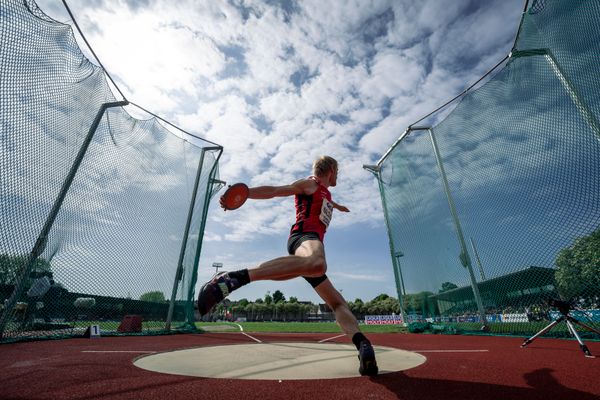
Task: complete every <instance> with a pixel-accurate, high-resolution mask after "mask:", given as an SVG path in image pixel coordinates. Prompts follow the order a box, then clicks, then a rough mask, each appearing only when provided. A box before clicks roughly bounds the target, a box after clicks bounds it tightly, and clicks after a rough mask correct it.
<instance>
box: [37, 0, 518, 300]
mask: <svg viewBox="0 0 600 400" xmlns="http://www.w3.org/2000/svg"><path fill="white" fill-rule="evenodd" d="M38 4H39V6H40V7H41V8H42V10H44V11H45V12H46V13H47V14H48V15H49V16H51V17H53V18H54V19H57V20H58V21H62V22H69V17H68V14H67V13H66V11H65V10H64V7H63V5H62V2H60V1H58V0H39V1H38ZM68 4H69V6H70V8H71V11H72V12H73V14H74V16H75V18H76V19H77V21H78V23H79V25H80V27H81V29H82V30H83V32H84V34H85V35H86V37H87V39H88V41H89V42H90V44H91V46H92V47H93V48H94V51H95V52H96V54H97V55H98V57H99V58H100V60H101V62H102V63H103V65H104V67H105V68H106V69H107V70H108V72H109V74H110V75H111V76H112V77H113V78H114V79H115V81H116V83H117V85H118V86H119V88H120V89H121V91H122V92H123V93H124V95H125V96H126V97H127V99H128V100H130V101H133V102H135V103H137V104H140V105H142V106H143V107H145V108H147V109H149V110H152V111H153V112H155V113H156V114H158V115H160V116H162V117H164V118H166V119H168V120H170V121H171V122H173V123H175V124H177V125H178V126H180V127H181V128H183V129H185V130H187V131H189V132H192V133H194V134H197V135H199V136H202V137H204V138H206V139H208V140H211V141H214V142H216V143H219V144H221V145H223V146H224V148H225V150H224V153H223V157H222V158H221V163H220V174H221V179H223V180H225V181H227V182H228V183H235V182H238V181H243V182H247V183H248V184H250V185H263V184H287V183H290V182H292V181H294V180H296V179H298V178H301V177H304V176H307V175H308V174H309V173H310V166H311V163H312V160H313V159H314V158H315V157H316V156H318V155H321V154H329V155H331V156H333V157H335V158H336V159H338V161H339V162H340V177H339V183H338V186H337V187H336V188H333V189H332V194H333V197H334V199H335V200H336V201H337V202H338V203H341V204H344V205H346V206H347V207H348V208H350V210H351V212H350V213H348V214H343V215H342V214H341V213H338V214H336V215H335V216H334V219H333V222H332V224H331V225H330V229H329V232H328V234H327V237H326V239H325V245H326V252H327V257H328V276H329V277H330V278H331V279H332V281H333V283H334V285H335V286H336V287H337V288H338V289H340V290H342V293H343V295H344V296H345V297H346V298H347V299H349V300H354V299H355V298H361V299H363V300H370V299H372V298H373V297H375V296H376V295H378V294H380V293H388V294H390V295H393V296H394V297H396V292H395V285H394V278H393V272H392V263H391V260H390V253H389V246H388V237H387V233H386V228H385V224H384V221H383V212H382V209H381V200H380V196H379V191H378V189H377V185H376V181H375V179H374V178H373V177H372V175H370V173H368V172H366V171H365V170H363V168H362V165H363V164H374V163H375V162H376V161H377V160H378V159H379V158H380V157H381V156H382V154H383V153H384V152H385V151H386V150H387V149H388V148H389V147H390V146H391V145H392V143H393V142H394V141H395V140H396V139H397V137H398V136H399V135H400V134H401V133H402V132H403V131H404V130H405V129H406V127H407V126H408V125H410V124H411V123H413V122H415V121H416V120H418V119H419V118H420V117H422V116H423V115H425V114H427V113H429V112H430V111H432V110H434V109H435V108H437V107H438V106H440V105H441V104H443V103H445V102H446V101H447V100H449V99H450V98H452V97H454V96H455V95H456V94H458V93H459V92H461V91H462V90H463V89H465V88H466V87H467V86H468V85H469V84H470V83H472V82H474V81H475V80H477V79H478V78H479V77H480V76H482V75H483V74H484V73H485V72H486V71H487V70H489V69H490V68H491V67H492V66H494V65H495V64H496V63H497V62H498V61H500V60H501V59H502V58H503V57H504V56H505V55H507V54H508V53H509V52H510V49H511V47H512V44H513V41H514V38H515V34H516V31H517V28H518V24H519V20H520V14H521V12H522V9H523V5H524V2H523V0H487V1H476V0H473V1H467V0H453V1H443V0H430V1H419V2H414V1H408V0H395V1H367V0H361V1H339V0H338V1H335V0H332V1H324V0H319V1H308V0H307V1H292V0H290V1H287V0H284V1H239V0H231V1H183V0H182V1H177V2H172V1H159V0H156V1H153V0H139V1H135V0H130V1H123V0H121V1H119V0H93V1H92V0H70V1H69V2H68ZM81 46H82V48H83V47H84V45H83V43H82V44H81ZM84 52H85V49H84ZM87 54H89V53H87ZM90 57H91V56H90ZM131 113H132V114H134V115H136V116H139V117H142V118H147V117H148V116H145V115H143V114H139V112H137V111H136V110H134V109H132V110H131ZM293 218H294V212H293V200H292V199H291V198H288V199H281V200H272V201H262V202H249V203H247V204H246V205H245V206H244V207H243V208H242V209H240V210H237V211H234V212H227V213H225V212H223V211H221V210H220V209H219V208H218V207H217V206H216V201H213V204H212V206H211V208H210V211H209V221H208V223H207V226H206V233H205V238H204V245H203V252H202V257H201V260H200V272H199V281H201V282H203V281H205V280H207V279H208V278H210V276H211V275H212V274H213V273H214V268H212V263H213V262H221V263H223V264H224V266H225V268H226V269H234V268H238V267H248V266H253V265H257V264H258V263H260V262H261V261H266V260H268V259H271V258H274V257H278V256H281V255H284V254H285V253H286V250H285V244H286V240H287V234H288V230H289V226H290V225H291V223H292V222H293ZM277 289H279V290H281V291H282V292H283V293H284V295H286V297H290V296H295V297H297V298H299V299H300V300H311V301H315V302H316V301H318V300H319V299H318V297H317V296H316V294H314V293H313V292H312V290H311V288H310V286H308V284H307V283H306V282H304V281H303V280H293V281H288V282H257V283H254V284H252V285H249V286H246V287H244V288H243V289H241V290H239V291H238V292H235V293H234V294H233V295H232V299H240V298H244V297H245V298H248V299H250V300H254V299H256V298H258V297H263V296H264V295H265V293H266V292H267V291H270V292H271V293H272V292H273V291H275V290H277ZM407 289H408V291H409V292H410V288H407Z"/></svg>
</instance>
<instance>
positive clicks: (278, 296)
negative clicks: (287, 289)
mask: <svg viewBox="0 0 600 400" xmlns="http://www.w3.org/2000/svg"><path fill="white" fill-rule="evenodd" d="M273 301H274V302H275V303H279V302H282V301H285V296H284V295H283V293H281V292H280V291H279V290H276V291H275V292H274V293H273Z"/></svg>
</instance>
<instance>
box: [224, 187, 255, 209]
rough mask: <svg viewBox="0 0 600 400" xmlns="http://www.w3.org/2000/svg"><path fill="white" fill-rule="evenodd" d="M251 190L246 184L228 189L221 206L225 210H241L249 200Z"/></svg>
mask: <svg viewBox="0 0 600 400" xmlns="http://www.w3.org/2000/svg"><path fill="white" fill-rule="evenodd" d="M249 194H250V189H248V186H247V185H246V184H245V183H236V184H235V185H231V186H229V187H228V188H227V190H226V191H225V193H224V194H223V196H221V206H222V207H223V208H224V209H225V210H235V209H237V208H240V207H241V206H242V205H243V204H244V203H245V202H246V200H247V199H248V195H249Z"/></svg>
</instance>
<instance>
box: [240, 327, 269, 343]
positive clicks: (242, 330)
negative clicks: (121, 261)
mask: <svg viewBox="0 0 600 400" xmlns="http://www.w3.org/2000/svg"><path fill="white" fill-rule="evenodd" d="M235 325H237V326H238V327H239V328H240V332H241V334H242V335H246V336H248V337H249V338H250V339H252V340H254V341H256V342H258V343H262V342H261V341H260V340H258V339H257V338H255V337H253V336H250V335H248V334H247V333H246V332H244V328H242V326H241V325H240V324H235Z"/></svg>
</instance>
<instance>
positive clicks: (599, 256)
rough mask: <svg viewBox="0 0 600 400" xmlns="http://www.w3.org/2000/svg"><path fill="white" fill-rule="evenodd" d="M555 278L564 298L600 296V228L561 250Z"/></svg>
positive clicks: (556, 262)
mask: <svg viewBox="0 0 600 400" xmlns="http://www.w3.org/2000/svg"><path fill="white" fill-rule="evenodd" d="M554 263H555V265H556V272H555V274H554V277H555V279H556V284H557V286H558V291H559V293H560V294H561V295H562V296H563V297H564V298H572V297H576V296H590V295H596V296H598V295H600V228H598V229H596V230H595V231H594V232H592V233H591V234H590V235H588V236H584V237H581V238H579V239H577V240H575V242H573V245H571V247H567V248H565V249H563V250H561V251H560V252H559V253H558V255H557V257H556V260H555V261H554Z"/></svg>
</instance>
